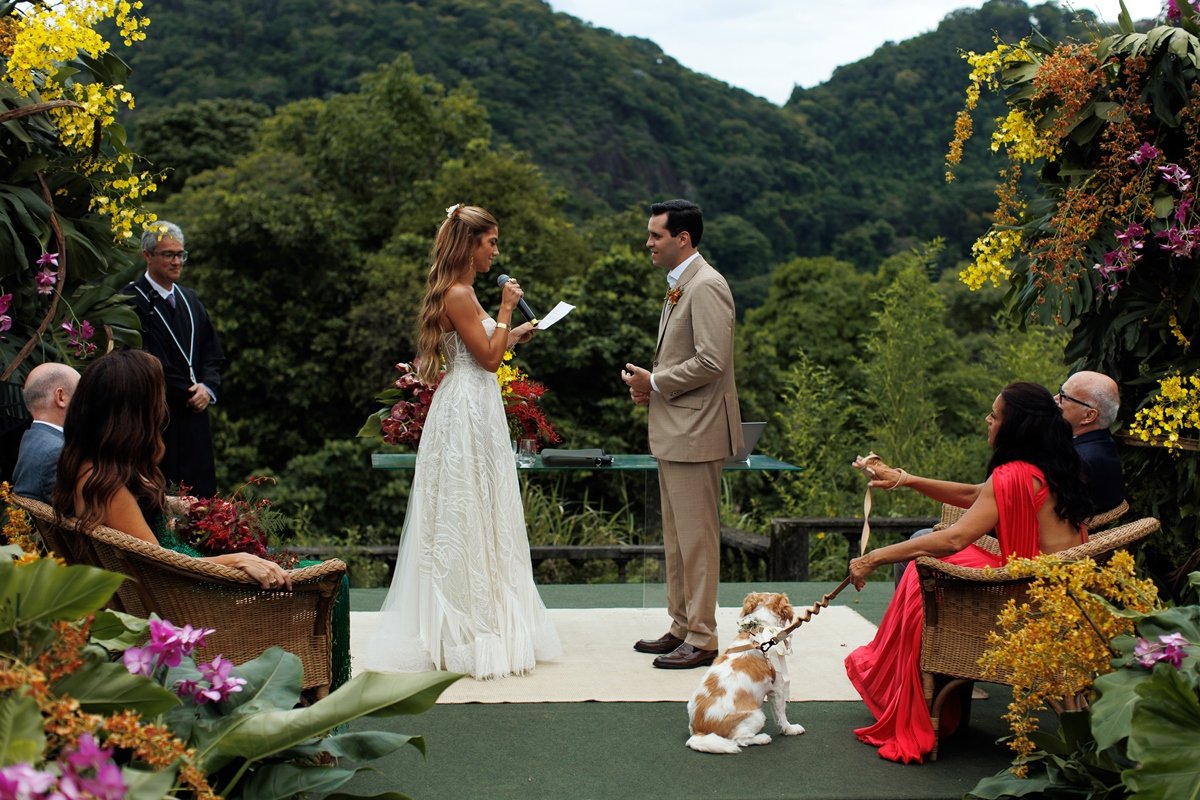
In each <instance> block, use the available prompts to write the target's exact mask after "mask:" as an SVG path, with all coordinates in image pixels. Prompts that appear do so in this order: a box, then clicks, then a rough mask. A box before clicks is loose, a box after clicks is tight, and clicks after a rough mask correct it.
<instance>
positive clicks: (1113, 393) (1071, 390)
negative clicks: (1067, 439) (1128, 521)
mask: <svg viewBox="0 0 1200 800" xmlns="http://www.w3.org/2000/svg"><path fill="white" fill-rule="evenodd" d="M1055 399H1056V400H1057V401H1058V406H1059V408H1061V409H1062V413H1063V419H1065V420H1066V421H1067V422H1069V423H1070V424H1071V433H1072V434H1073V435H1074V436H1075V451H1076V452H1078V453H1079V458H1080V460H1081V461H1083V466H1084V468H1085V469H1086V470H1087V476H1086V477H1087V489H1088V494H1089V495H1091V498H1092V508H1093V509H1094V510H1095V512H1096V513H1100V512H1102V511H1108V510H1109V509H1111V508H1116V507H1117V506H1119V505H1120V504H1121V501H1122V500H1124V499H1125V479H1124V478H1123V477H1122V476H1121V457H1120V456H1119V455H1118V454H1117V443H1116V442H1115V441H1114V440H1113V437H1112V434H1111V433H1109V432H1108V428H1109V426H1110V425H1112V424H1113V420H1115V419H1116V418H1117V409H1119V408H1120V407H1121V400H1120V397H1119V396H1118V394H1117V382H1116V381H1114V380H1113V379H1112V378H1110V377H1108V376H1107V375H1103V374H1101V373H1099V372H1076V373H1075V374H1074V375H1072V376H1071V377H1069V378H1067V380H1066V381H1065V382H1064V383H1063V385H1062V386H1060V387H1058V394H1057V395H1056V396H1055Z"/></svg>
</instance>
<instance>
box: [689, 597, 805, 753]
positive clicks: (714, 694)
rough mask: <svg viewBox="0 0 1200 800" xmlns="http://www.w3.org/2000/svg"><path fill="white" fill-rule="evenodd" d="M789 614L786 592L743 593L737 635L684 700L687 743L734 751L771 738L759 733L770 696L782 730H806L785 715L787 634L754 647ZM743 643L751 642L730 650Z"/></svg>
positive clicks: (790, 732) (710, 749)
mask: <svg viewBox="0 0 1200 800" xmlns="http://www.w3.org/2000/svg"><path fill="white" fill-rule="evenodd" d="M793 616H794V615H793V612H792V604H791V602H789V601H788V597H787V595H786V594H776V593H769V592H751V593H750V594H748V595H746V599H745V600H743V601H742V615H741V617H740V618H739V619H738V635H737V638H736V639H734V641H733V644H732V645H730V647H729V649H728V650H726V651H725V652H724V653H722V654H721V655H720V657H719V658H717V660H716V661H715V662H713V665H712V666H711V667H709V668H708V672H707V673H705V675H704V680H703V681H701V682H700V686H698V687H697V688H696V692H695V694H693V695H692V699H691V700H689V701H688V719H689V723H690V724H689V730H690V732H691V734H692V735H691V738H689V739H688V740H687V746H688V747H690V748H692V749H693V750H699V751H700V752H702V753H737V752H739V751H740V750H741V749H742V747H745V746H748V745H752V744H768V743H770V741H771V737H770V736H768V735H767V734H765V733H763V732H762V729H763V726H764V725H765V724H766V722H767V715H766V714H764V713H763V709H762V707H763V703H765V702H766V700H767V699H768V698H770V700H771V711H772V713H774V715H775V722H776V723H778V725H779V732H780V733H782V734H783V735H784V736H796V735H798V734H801V733H804V728H803V726H801V725H793V724H791V723H790V722H788V720H787V701H788V695H789V689H790V685H791V681H790V680H789V679H788V671H787V661H786V659H785V658H784V657H785V656H786V655H787V654H788V653H789V652H791V648H790V645H789V641H790V640H788V639H785V640H784V641H783V642H781V643H779V644H778V645H776V646H774V647H772V648H771V649H770V650H769V651H768V652H766V653H764V652H762V650H760V649H758V647H757V645H759V644H762V643H763V642H765V641H767V640H768V639H770V638H771V637H772V636H774V635H775V634H777V633H779V632H780V631H781V630H782V629H784V628H786V627H787V626H788V625H790V624H791V622H792V617H793ZM747 644H750V645H754V647H751V648H749V649H743V650H739V651H738V652H732V653H731V652H730V651H731V650H738V648H739V647H742V646H744V645H747Z"/></svg>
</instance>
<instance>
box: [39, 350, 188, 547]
mask: <svg viewBox="0 0 1200 800" xmlns="http://www.w3.org/2000/svg"><path fill="white" fill-rule="evenodd" d="M166 421H167V394H166V383H165V381H164V380H163V371H162V364H161V363H160V362H159V360H158V359H157V358H155V357H154V356H152V355H150V354H149V353H147V352H145V351H144V350H115V351H113V352H111V353H108V354H107V355H103V356H100V358H97V359H96V360H95V361H94V362H92V364H91V365H90V366H88V368H87V369H86V370H84V372H83V376H82V377H81V378H80V379H79V385H78V386H77V387H76V389H75V394H74V395H72V397H71V403H70V405H68V406H67V418H66V420H65V421H64V422H63V449H62V454H61V455H60V456H59V459H58V479H57V481H56V482H55V486H54V496H53V505H54V510H55V511H56V512H57V513H58V515H59V517H60V518H61V517H67V516H74V515H75V486H76V485H77V484H78V482H79V476H80V473H81V472H82V471H83V465H84V464H90V465H91V471H90V472H89V473H88V476H87V479H86V480H85V481H84V482H83V487H82V489H81V490H80V493H81V494H82V496H83V510H82V511H81V512H80V514H79V519H80V522H81V523H82V526H83V528H84V529H85V530H93V529H94V528H95V527H96V526H97V525H99V524H100V520H101V519H103V517H104V511H105V509H106V508H107V506H108V503H109V502H110V501H111V500H112V498H113V495H115V494H116V493H117V490H118V489H120V488H121V487H122V486H124V487H125V488H127V489H129V491H131V492H133V495H134V497H137V498H139V499H140V500H143V501H146V502H148V504H149V506H150V507H152V508H158V509H162V508H164V507H165V499H166V480H165V479H164V478H163V474H162V470H160V469H159V467H158V462H159V461H161V460H162V457H163V453H164V452H165V447H164V445H163V438H162V432H161V430H162V426H163V425H164V424H165V423H166Z"/></svg>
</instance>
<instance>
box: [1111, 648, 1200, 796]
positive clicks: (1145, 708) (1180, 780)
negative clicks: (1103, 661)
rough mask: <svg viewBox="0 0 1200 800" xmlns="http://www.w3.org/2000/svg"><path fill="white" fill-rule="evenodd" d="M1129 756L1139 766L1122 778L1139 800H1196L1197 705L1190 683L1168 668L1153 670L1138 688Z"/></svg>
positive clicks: (1199, 771) (1199, 788)
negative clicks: (1150, 677)
mask: <svg viewBox="0 0 1200 800" xmlns="http://www.w3.org/2000/svg"><path fill="white" fill-rule="evenodd" d="M1138 695H1139V698H1140V702H1139V703H1138V705H1137V707H1136V708H1135V709H1134V712H1133V720H1132V726H1131V729H1130V733H1129V756H1130V757H1131V758H1134V759H1137V760H1138V761H1140V762H1141V764H1140V765H1139V766H1138V767H1137V768H1136V769H1130V770H1126V771H1125V772H1124V773H1122V776H1121V777H1122V778H1123V779H1124V781H1125V785H1126V786H1128V787H1130V788H1131V789H1133V790H1134V791H1135V792H1136V796H1137V797H1138V798H1140V800H1195V798H1198V797H1200V735H1198V732H1200V701H1198V700H1197V698H1196V686H1195V683H1194V681H1191V680H1188V677H1187V676H1186V675H1185V673H1182V672H1180V671H1179V670H1177V669H1175V668H1174V667H1172V666H1171V665H1170V664H1165V663H1161V662H1160V663H1159V664H1157V665H1155V667H1154V675H1153V679H1152V680H1150V681H1147V682H1145V683H1143V684H1142V685H1141V686H1140V687H1139V688H1138Z"/></svg>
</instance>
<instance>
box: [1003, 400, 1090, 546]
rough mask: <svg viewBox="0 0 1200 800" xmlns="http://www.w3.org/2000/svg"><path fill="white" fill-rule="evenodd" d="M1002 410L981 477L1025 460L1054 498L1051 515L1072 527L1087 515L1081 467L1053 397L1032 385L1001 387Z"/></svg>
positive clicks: (1068, 424) (1067, 424)
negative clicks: (998, 425) (1003, 466)
mask: <svg viewBox="0 0 1200 800" xmlns="http://www.w3.org/2000/svg"><path fill="white" fill-rule="evenodd" d="M1000 396H1001V397H1002V398H1004V408H1003V410H1002V411H1001V413H1000V427H999V428H998V429H997V430H996V437H995V440H994V442H993V444H992V458H991V460H990V461H989V462H988V467H987V474H988V475H989V476H990V475H991V474H992V472H993V471H994V470H995V469H996V467H999V466H1000V465H1001V464H1007V463H1008V462H1010V461H1027V462H1029V463H1030V464H1033V465H1034V466H1035V467H1037V468H1038V469H1040V470H1041V471H1042V474H1044V475H1045V476H1046V483H1047V484H1048V485H1049V486H1050V491H1051V492H1052V493H1053V494H1054V512H1055V513H1056V514H1058V516H1060V517H1062V518H1063V519H1065V520H1067V521H1069V522H1070V523H1071V524H1072V525H1079V524H1080V523H1082V522H1083V521H1084V520H1085V519H1087V518H1088V517H1089V516H1091V515H1092V513H1093V509H1092V507H1091V500H1090V499H1089V498H1088V495H1087V492H1086V490H1085V488H1084V478H1083V466H1082V463H1081V462H1080V460H1079V454H1078V453H1077V452H1075V444H1074V442H1073V441H1072V437H1071V425H1070V423H1068V422H1067V421H1066V420H1065V419H1063V415H1062V409H1060V408H1059V407H1058V404H1057V403H1055V402H1054V396H1053V395H1051V394H1050V392H1049V391H1048V390H1047V389H1046V388H1045V387H1044V386H1039V385H1038V384H1036V383H1026V382H1023V381H1020V382H1017V383H1010V384H1009V385H1008V386H1005V387H1004V389H1003V391H1001V392H1000Z"/></svg>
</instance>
